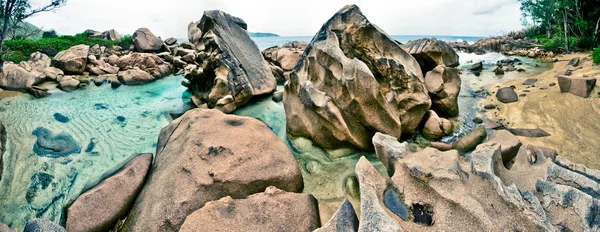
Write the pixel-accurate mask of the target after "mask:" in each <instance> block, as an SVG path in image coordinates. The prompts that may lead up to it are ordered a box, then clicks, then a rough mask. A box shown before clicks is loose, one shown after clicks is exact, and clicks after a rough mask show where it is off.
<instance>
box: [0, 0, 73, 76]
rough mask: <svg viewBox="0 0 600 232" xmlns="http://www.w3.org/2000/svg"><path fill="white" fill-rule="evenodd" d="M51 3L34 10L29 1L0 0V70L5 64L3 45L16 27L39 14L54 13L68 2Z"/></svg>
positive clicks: (61, 0) (62, 0) (56, 0)
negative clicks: (0, 20)
mask: <svg viewBox="0 0 600 232" xmlns="http://www.w3.org/2000/svg"><path fill="white" fill-rule="evenodd" d="M50 1H51V2H50V3H48V4H47V5H45V6H42V7H40V8H33V7H32V6H31V5H30V4H29V0H0V17H1V18H2V31H1V32H0V33H1V34H0V68H1V67H2V65H3V64H4V60H3V59H2V55H3V53H2V52H3V45H4V40H5V39H6V36H7V34H8V33H9V31H10V29H11V25H12V27H14V25H17V24H18V23H20V22H23V20H25V19H27V18H29V17H31V16H33V15H36V14H38V13H42V12H47V11H53V10H55V9H57V8H59V7H62V6H64V5H65V4H66V3H67V0H50Z"/></svg>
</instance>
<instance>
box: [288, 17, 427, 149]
mask: <svg viewBox="0 0 600 232" xmlns="http://www.w3.org/2000/svg"><path fill="white" fill-rule="evenodd" d="M283 102H284V105H285V110H286V115H287V127H288V131H289V132H290V133H291V134H292V135H295V136H301V137H306V138H309V139H311V140H313V141H314V142H315V143H316V144H318V145H319V146H322V147H325V148H339V147H344V146H354V147H358V148H361V149H368V148H369V147H371V142H370V141H371V137H372V136H373V134H374V133H375V132H377V131H381V132H385V133H388V134H391V135H394V136H396V137H400V135H401V134H412V133H414V131H415V129H416V128H417V127H418V125H419V123H420V122H421V119H422V117H423V115H424V114H425V112H427V110H428V109H429V107H430V106H431V100H430V98H429V95H428V93H427V89H426V88H425V85H424V78H423V74H422V71H421V68H420V67H419V64H418V63H417V61H416V60H415V59H414V58H413V57H412V56H411V55H410V54H408V53H407V52H405V51H404V50H403V49H402V48H401V47H400V45H399V44H398V43H397V42H396V41H395V40H393V39H392V38H391V37H390V36H389V35H387V34H386V33H385V32H383V31H382V30H381V29H379V28H378V27H377V26H375V25H373V24H371V23H370V22H369V21H368V20H367V18H366V17H365V16H364V15H363V14H362V12H361V11H360V10H359V9H358V7H357V6H355V5H350V6H346V7H344V8H342V9H341V10H340V11H338V12H337V13H336V14H335V15H334V16H333V17H332V18H331V19H329V21H327V22H326V23H325V24H324V25H323V27H322V28H321V30H320V31H319V32H318V33H317V35H316V36H315V37H314V38H313V40H312V42H311V43H310V44H309V46H308V47H307V48H306V50H305V52H304V55H303V57H302V59H301V60H300V62H299V63H298V65H297V66H296V68H295V70H294V71H293V72H292V73H291V74H290V80H289V81H288V82H287V83H286V85H285V92H284V100H283Z"/></svg>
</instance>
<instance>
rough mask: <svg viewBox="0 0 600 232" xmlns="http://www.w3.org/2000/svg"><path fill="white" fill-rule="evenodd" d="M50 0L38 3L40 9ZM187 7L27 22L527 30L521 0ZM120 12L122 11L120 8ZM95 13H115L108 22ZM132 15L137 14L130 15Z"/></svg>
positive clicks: (467, 32) (86, 6)
mask: <svg viewBox="0 0 600 232" xmlns="http://www.w3.org/2000/svg"><path fill="white" fill-rule="evenodd" d="M48 1H50V0H33V1H32V5H34V6H37V5H40V4H43V3H45V2H48ZM172 3H173V4H176V5H179V6H185V7H164V4H163V2H158V1H152V0H144V1H142V0H128V1H122V0H104V1H85V0H69V1H68V3H67V4H66V5H65V6H64V7H62V8H60V9H58V10H56V11H55V12H47V13H43V14H39V15H36V16H35V17H32V18H30V19H29V20H28V22H30V23H32V24H34V25H36V26H38V27H43V28H44V29H54V30H56V31H57V33H59V34H76V33H81V32H83V31H85V30H86V29H94V30H98V31H105V30H110V29H115V30H117V31H118V32H119V33H121V34H131V33H133V32H134V31H135V30H136V29H138V28H141V27H146V28H149V29H150V30H151V31H152V32H153V33H154V34H155V35H157V36H161V37H175V38H186V37H187V25H188V24H189V23H190V22H196V21H198V20H200V19H201V18H202V14H203V12H204V11H205V10H215V9H217V10H221V11H223V12H226V13H228V14H231V15H233V16H236V17H239V18H241V19H243V20H244V21H245V22H246V23H247V24H248V31H257V32H262V31H264V32H271V33H275V34H279V35H281V36H286V37H292V36H312V35H314V33H316V32H317V31H318V30H319V29H320V28H321V26H322V25H323V24H324V23H325V22H326V21H327V20H328V19H329V18H330V17H331V16H332V15H333V14H335V13H336V12H337V11H338V10H339V9H341V8H342V7H344V6H345V5H349V4H356V5H357V6H358V7H360V9H361V11H362V12H363V13H364V14H365V16H366V17H367V18H368V19H369V21H370V22H371V23H373V24H376V25H377V26H379V27H380V28H381V29H383V30H384V31H385V32H387V33H388V34H390V35H440V36H441V35H444V36H465V37H466V36H468V37H490V36H498V35H502V34H504V33H508V32H510V31H514V30H520V29H522V28H523V25H522V24H521V11H520V6H521V3H520V2H519V1H518V0H488V1H481V0H461V1H458V0H426V1H417V2H413V1H408V0H399V1H393V2H385V3H380V2H372V1H367V0H331V1H317V0H306V1H302V2H301V3H298V2H291V1H290V0H280V1H268V0H255V1H237V0H205V1H191V0H175V1H173V2H172ZM115 6H119V7H115ZM90 9H94V11H95V12H113V13H114V14H115V15H118V17H106V15H105V14H90V13H89V10H90ZM128 9H136V10H135V11H131V10H128ZM292 9H293V10H292Z"/></svg>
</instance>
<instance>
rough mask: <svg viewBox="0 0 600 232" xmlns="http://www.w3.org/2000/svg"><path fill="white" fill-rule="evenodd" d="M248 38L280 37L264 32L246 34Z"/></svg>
mask: <svg viewBox="0 0 600 232" xmlns="http://www.w3.org/2000/svg"><path fill="white" fill-rule="evenodd" d="M248 34H250V37H280V36H279V35H278V34H274V33H265V32H248Z"/></svg>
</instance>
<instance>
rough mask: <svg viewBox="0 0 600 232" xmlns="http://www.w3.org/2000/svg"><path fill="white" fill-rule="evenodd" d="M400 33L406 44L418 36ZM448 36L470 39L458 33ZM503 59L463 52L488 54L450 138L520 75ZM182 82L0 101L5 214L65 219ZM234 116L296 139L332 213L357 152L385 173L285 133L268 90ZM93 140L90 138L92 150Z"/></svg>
mask: <svg viewBox="0 0 600 232" xmlns="http://www.w3.org/2000/svg"><path fill="white" fill-rule="evenodd" d="M419 38H420V36H419ZM254 39H255V41H256V43H257V44H258V45H259V47H260V48H261V49H264V48H267V47H269V46H273V45H283V44H284V43H286V42H289V41H293V40H304V41H309V40H310V39H311V37H270V38H254ZM396 39H398V40H399V41H401V42H402V41H404V42H405V41H406V40H408V39H416V37H397V38H396ZM449 39H452V40H454V39H456V40H458V39H463V40H465V41H471V40H468V39H467V38H461V37H456V38H454V37H452V38H449ZM504 58H505V57H504V56H502V55H500V54H486V55H484V56H477V55H471V54H460V59H461V63H462V64H463V65H462V66H461V67H467V66H468V65H470V63H472V62H476V61H478V60H484V61H485V63H486V70H484V72H483V73H482V75H481V76H480V77H475V76H474V75H472V74H470V73H467V72H465V73H463V74H462V75H461V77H462V79H463V91H462V92H461V95H460V98H459V104H460V107H461V115H460V117H458V119H457V120H458V121H459V125H460V126H459V128H458V129H457V132H456V133H455V135H453V136H449V137H448V138H446V140H452V139H453V138H455V137H456V136H460V135H461V134H464V133H466V132H468V131H470V128H472V127H474V124H473V123H472V119H473V118H474V117H475V116H476V114H477V112H478V111H479V109H480V107H479V105H480V103H481V101H482V99H483V96H480V95H478V93H477V92H476V91H477V90H478V89H479V88H482V87H486V86H489V85H493V84H494V83H499V82H502V81H504V80H505V79H507V78H516V77H518V75H517V74H515V75H517V76H514V77H513V76H511V75H512V74H510V75H505V76H504V77H503V79H501V78H497V77H495V76H494V75H493V74H492V71H491V69H492V68H493V67H492V64H495V62H496V61H497V60H500V59H504ZM520 59H521V60H522V61H523V62H524V63H525V64H526V65H524V67H525V68H528V69H529V70H531V71H528V74H525V75H531V74H534V73H536V72H538V71H536V70H541V69H542V68H538V69H533V68H529V67H531V66H532V65H534V64H537V62H535V61H533V60H529V59H523V58H520ZM520 75H523V74H520ZM181 80H182V77H181V76H171V77H167V78H164V79H161V80H158V81H156V82H153V83H150V84H147V85H143V86H122V87H120V88H118V89H116V90H113V89H111V88H110V86H109V85H104V86H101V87H95V86H90V87H88V88H87V89H84V90H77V91H74V92H71V93H63V92H61V91H59V90H56V89H54V90H52V92H53V95H52V96H50V97H48V98H45V99H32V98H31V97H29V96H27V95H20V96H17V97H13V98H8V99H3V100H0V121H2V122H3V123H4V125H5V126H6V128H7V132H8V144H7V151H6V152H5V154H4V157H3V158H4V164H3V170H4V171H3V174H2V179H1V180H0V222H3V223H5V224H7V225H9V226H10V227H12V228H19V229H22V228H23V226H24V224H25V222H26V221H27V220H29V219H30V218H36V217H45V218H48V219H51V220H53V221H55V222H57V223H60V222H61V221H62V220H63V212H64V211H63V210H64V207H65V205H67V204H69V203H70V202H71V201H73V200H74V199H76V198H77V196H79V194H81V193H82V192H83V191H84V190H85V189H87V188H89V187H91V186H94V185H95V184H97V183H98V182H99V181H100V180H102V179H103V178H104V177H106V176H107V175H108V174H110V173H112V172H114V171H115V170H116V169H117V168H119V167H121V166H122V165H123V163H124V162H126V161H127V160H128V159H130V158H131V157H133V156H134V155H135V154H138V153H142V152H152V153H154V152H155V146H156V141H157V138H158V134H159V133H160V129H161V128H162V127H164V126H166V125H167V124H168V123H169V117H168V116H167V115H166V114H167V112H169V111H179V110H181V109H182V108H185V107H186V106H185V103H184V102H185V101H187V100H184V98H185V97H184V96H186V94H185V90H186V88H185V87H183V86H181V84H180V83H181ZM279 90H282V87H279ZM235 114H238V115H245V116H251V117H255V118H258V119H260V120H262V121H264V122H265V123H266V124H267V125H268V126H269V127H270V128H271V129H272V130H273V131H274V132H275V134H276V135H277V136H278V137H279V138H280V139H281V140H282V141H284V142H285V143H286V144H287V145H288V146H289V147H290V149H291V151H292V153H293V154H294V155H295V157H296V160H297V161H298V165H299V166H300V168H301V170H302V174H303V177H304V182H305V192H308V193H311V194H313V195H314V196H315V197H316V198H317V199H318V200H319V204H320V207H322V208H323V209H325V208H327V207H330V208H331V210H333V211H335V210H336V209H337V207H339V204H341V202H342V201H343V199H345V198H351V199H355V200H357V199H356V197H357V196H356V192H357V190H356V189H355V188H356V183H355V182H356V178H355V174H354V167H355V165H356V163H357V162H358V159H359V158H360V157H361V156H363V155H364V156H366V157H367V158H369V160H370V161H371V162H372V163H374V164H375V166H376V168H377V169H378V170H379V171H380V173H382V174H383V175H385V173H386V171H385V168H384V167H383V165H382V164H381V163H380V162H378V161H377V159H376V158H375V154H374V152H364V151H355V150H352V149H339V150H334V151H328V150H323V149H320V148H318V147H315V146H313V144H312V142H311V141H309V140H306V139H302V138H291V137H289V136H288V135H287V133H286V122H285V111H284V108H283V104H282V103H275V102H274V101H272V100H271V99H270V97H266V98H264V99H260V100H258V101H256V102H254V103H252V104H251V105H249V106H247V107H245V108H242V109H239V110H237V111H236V112H235ZM65 117H66V118H67V119H68V120H66V119H65ZM40 127H41V128H45V129H47V130H49V131H50V132H51V133H52V134H54V135H58V134H60V133H64V134H67V135H69V136H71V137H72V138H73V140H74V141H76V143H77V145H78V146H79V147H80V148H81V150H80V151H79V152H77V153H75V154H70V155H66V156H62V157H61V156H58V157H56V158H52V157H48V156H40V155H37V154H35V153H34V151H33V147H34V144H35V143H36V136H35V135H33V134H32V133H33V131H34V130H36V129H37V128H40ZM90 142H93V144H94V145H93V146H91V149H90ZM333 211H331V212H330V213H333ZM327 212H329V211H327ZM322 216H323V217H325V218H328V216H330V215H326V214H325V213H323V215H322Z"/></svg>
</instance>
